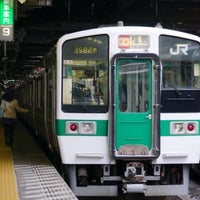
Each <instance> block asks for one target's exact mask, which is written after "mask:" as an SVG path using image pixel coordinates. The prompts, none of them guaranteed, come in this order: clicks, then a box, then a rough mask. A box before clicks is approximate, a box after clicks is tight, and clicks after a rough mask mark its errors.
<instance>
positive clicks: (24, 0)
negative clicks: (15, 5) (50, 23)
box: [18, 0, 26, 4]
mask: <svg viewBox="0 0 200 200" xmlns="http://www.w3.org/2000/svg"><path fill="white" fill-rule="evenodd" d="M18 1H19V2H20V3H21V4H23V3H25V2H26V0H18Z"/></svg>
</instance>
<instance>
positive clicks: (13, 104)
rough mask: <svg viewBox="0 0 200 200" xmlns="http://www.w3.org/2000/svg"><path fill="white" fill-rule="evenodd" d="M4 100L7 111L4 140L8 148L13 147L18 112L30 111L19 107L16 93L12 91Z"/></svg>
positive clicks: (4, 116) (7, 92)
mask: <svg viewBox="0 0 200 200" xmlns="http://www.w3.org/2000/svg"><path fill="white" fill-rule="evenodd" d="M2 99H3V100H4V101H5V111H4V114H3V118H2V123H3V128H4V139H5V143H6V145H7V146H10V147H12V146H13V138H14V127H15V123H16V120H17V113H16V112H24V113H27V112H28V109H24V108H22V107H20V106H19V103H18V100H17V99H16V98H15V93H14V91H13V90H12V89H9V90H7V91H6V92H5V93H4V94H3V96H2Z"/></svg>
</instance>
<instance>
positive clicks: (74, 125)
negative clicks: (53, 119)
mask: <svg viewBox="0 0 200 200" xmlns="http://www.w3.org/2000/svg"><path fill="white" fill-rule="evenodd" d="M65 132H66V134H96V122H89V121H78V122H77V121H75V122H74V121H67V122H66V124H65Z"/></svg>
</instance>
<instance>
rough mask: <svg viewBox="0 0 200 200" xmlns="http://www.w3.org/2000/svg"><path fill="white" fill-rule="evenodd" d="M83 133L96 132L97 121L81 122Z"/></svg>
mask: <svg viewBox="0 0 200 200" xmlns="http://www.w3.org/2000/svg"><path fill="white" fill-rule="evenodd" d="M80 133H81V134H96V122H80Z"/></svg>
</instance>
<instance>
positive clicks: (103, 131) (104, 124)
mask: <svg viewBox="0 0 200 200" xmlns="http://www.w3.org/2000/svg"><path fill="white" fill-rule="evenodd" d="M67 121H70V122H71V121H73V122H76V121H84V122H86V121H90V122H91V121H92V120H56V134H57V135H59V136H72V135H73V136H88V135H89V134H81V135H80V134H66V133H65V123H66V122H67ZM94 122H96V126H97V127H96V130H97V134H95V135H94V136H107V135H108V121H107V120H94ZM92 135H93V134H92Z"/></svg>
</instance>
